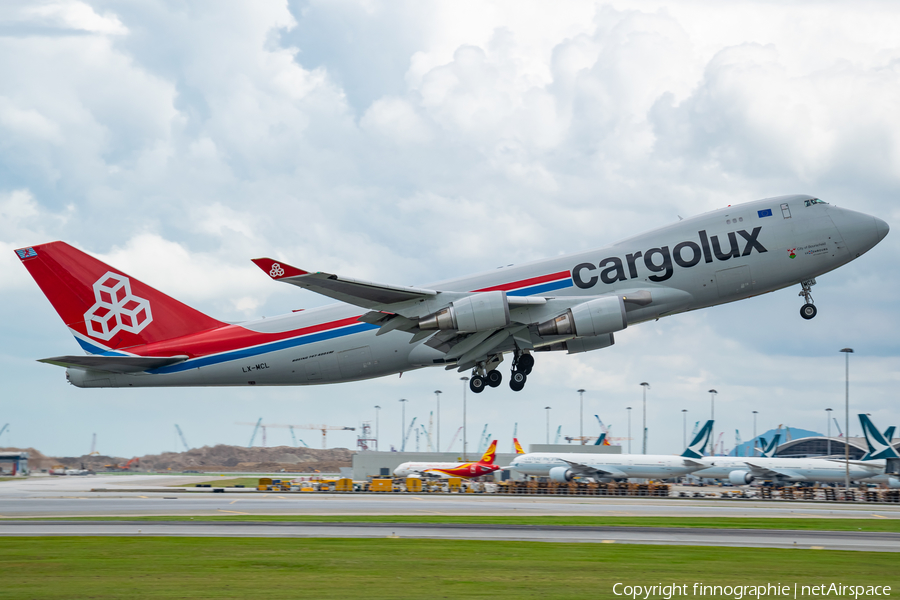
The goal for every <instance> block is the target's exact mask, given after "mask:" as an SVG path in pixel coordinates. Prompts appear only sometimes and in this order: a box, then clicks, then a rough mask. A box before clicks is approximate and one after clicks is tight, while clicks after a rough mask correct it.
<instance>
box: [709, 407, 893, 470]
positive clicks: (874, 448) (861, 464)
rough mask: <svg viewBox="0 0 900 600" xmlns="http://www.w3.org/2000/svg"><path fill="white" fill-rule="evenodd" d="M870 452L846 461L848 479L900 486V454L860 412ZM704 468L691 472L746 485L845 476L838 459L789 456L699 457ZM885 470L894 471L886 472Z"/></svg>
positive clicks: (843, 465) (844, 463) (842, 465)
mask: <svg viewBox="0 0 900 600" xmlns="http://www.w3.org/2000/svg"><path fill="white" fill-rule="evenodd" d="M859 421H860V423H861V424H862V427H863V432H864V434H865V436H866V442H867V443H868V445H869V452H868V453H867V454H866V455H865V456H864V457H863V458H862V460H852V461H850V462H849V473H850V480H851V481H861V480H862V481H867V482H868V481H872V482H883V483H887V484H888V485H889V486H890V487H900V481H898V479H897V475H896V472H897V466H898V462H900V461H892V460H891V459H898V458H900V455H898V454H897V451H896V450H895V449H894V448H893V447H892V446H891V445H890V443H888V442H887V441H886V440H885V439H884V436H883V435H882V434H881V433H880V432H879V431H878V430H877V429H876V428H875V426H874V425H873V424H872V421H871V420H869V418H868V417H867V416H866V415H859ZM700 462H702V463H704V464H706V465H707V468H704V469H700V470H698V471H694V472H693V473H691V475H693V476H694V477H700V478H701V479H721V480H724V481H730V482H731V483H733V484H734V485H747V484H749V483H752V482H754V481H773V482H777V483H798V482H802V483H813V482H819V483H842V482H844V481H845V480H846V477H847V463H846V461H845V460H843V459H840V458H790V457H771V458H767V457H758V458H749V457H744V458H740V457H728V456H707V457H704V458H702V459H700ZM886 467H887V470H888V471H891V472H892V473H894V474H893V475H891V473H887V472H886Z"/></svg>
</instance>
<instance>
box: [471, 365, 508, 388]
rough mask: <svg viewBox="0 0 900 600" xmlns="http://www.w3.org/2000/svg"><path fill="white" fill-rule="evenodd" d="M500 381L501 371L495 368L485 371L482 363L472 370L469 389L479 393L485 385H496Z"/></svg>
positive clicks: (501, 378) (501, 377)
mask: <svg viewBox="0 0 900 600" xmlns="http://www.w3.org/2000/svg"><path fill="white" fill-rule="evenodd" d="M501 383H503V373H501V372H500V371H498V370H497V369H493V370H491V371H487V372H485V369H484V365H478V366H477V367H475V368H474V369H473V370H472V378H471V379H469V389H470V390H472V392H473V393H475V394H480V393H481V392H483V391H484V387H485V386H486V385H489V386H491V387H497V386H498V385H500V384H501Z"/></svg>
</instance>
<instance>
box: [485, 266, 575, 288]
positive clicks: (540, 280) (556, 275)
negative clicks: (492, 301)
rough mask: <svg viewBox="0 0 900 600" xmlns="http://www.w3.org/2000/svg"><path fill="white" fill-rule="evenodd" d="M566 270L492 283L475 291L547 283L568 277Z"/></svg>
mask: <svg viewBox="0 0 900 600" xmlns="http://www.w3.org/2000/svg"><path fill="white" fill-rule="evenodd" d="M570 276H571V275H570V274H569V272H568V271H560V272H559V273H552V274H550V275H541V276H540V277H532V278H531V279H522V280H521V281H511V282H509V283H501V284H500V285H493V286H491V287H486V288H483V289H480V290H475V291H476V292H494V291H498V290H500V291H503V292H508V291H510V290H517V289H519V288H525V287H530V286H532V285H538V284H539V283H547V282H548V281H556V280H558V279H563V278H564V277H570Z"/></svg>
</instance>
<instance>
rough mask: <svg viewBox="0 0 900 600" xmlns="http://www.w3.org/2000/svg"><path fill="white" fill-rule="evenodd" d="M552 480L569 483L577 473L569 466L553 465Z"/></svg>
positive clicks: (551, 470)
mask: <svg viewBox="0 0 900 600" xmlns="http://www.w3.org/2000/svg"><path fill="white" fill-rule="evenodd" d="M549 474H550V480H551V481H555V482H556V483H568V482H570V481H572V479H574V478H575V473H573V472H572V471H571V470H570V469H569V468H568V467H553V468H552V469H550V473H549Z"/></svg>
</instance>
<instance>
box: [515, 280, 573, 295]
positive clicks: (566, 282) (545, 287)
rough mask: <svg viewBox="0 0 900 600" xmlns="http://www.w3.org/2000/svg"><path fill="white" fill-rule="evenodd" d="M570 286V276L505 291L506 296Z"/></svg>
mask: <svg viewBox="0 0 900 600" xmlns="http://www.w3.org/2000/svg"><path fill="white" fill-rule="evenodd" d="M567 287H572V278H571V277H569V278H567V279H560V280H559V281H550V282H548V283H540V284H538V285H533V286H531V287H527V288H522V289H520V290H512V291H509V292H506V295H507V296H530V295H532V294H543V293H544V292H552V291H553V290H561V289H563V288H567Z"/></svg>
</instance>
